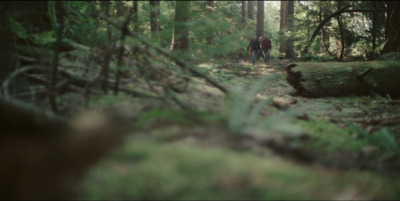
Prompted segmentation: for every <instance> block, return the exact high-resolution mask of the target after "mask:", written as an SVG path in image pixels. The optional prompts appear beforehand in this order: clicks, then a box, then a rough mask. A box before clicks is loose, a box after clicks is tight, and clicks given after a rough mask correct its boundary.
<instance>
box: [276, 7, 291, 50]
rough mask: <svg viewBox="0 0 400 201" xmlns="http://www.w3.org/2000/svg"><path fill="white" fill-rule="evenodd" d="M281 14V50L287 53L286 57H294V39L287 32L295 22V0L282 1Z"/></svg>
mask: <svg viewBox="0 0 400 201" xmlns="http://www.w3.org/2000/svg"><path fill="white" fill-rule="evenodd" d="M280 16H281V19H280V26H279V29H280V34H281V41H280V46H279V51H280V52H282V53H285V57H286V58H293V57H294V52H293V40H292V39H291V38H292V37H291V36H287V32H288V31H289V30H290V29H291V28H292V26H293V22H294V21H293V17H294V1H281V12H280Z"/></svg>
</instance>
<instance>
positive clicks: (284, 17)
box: [279, 1, 289, 53]
mask: <svg viewBox="0 0 400 201" xmlns="http://www.w3.org/2000/svg"><path fill="white" fill-rule="evenodd" d="M288 4H289V2H288V1H281V11H280V14H281V19H280V24H279V33H280V43H279V52H281V53H285V52H286V49H287V43H286V39H285V37H284V27H286V25H287V7H288Z"/></svg>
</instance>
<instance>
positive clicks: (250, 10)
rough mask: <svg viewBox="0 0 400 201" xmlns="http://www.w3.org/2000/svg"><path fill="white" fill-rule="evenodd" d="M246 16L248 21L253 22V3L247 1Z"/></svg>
mask: <svg viewBox="0 0 400 201" xmlns="http://www.w3.org/2000/svg"><path fill="white" fill-rule="evenodd" d="M247 16H248V18H249V19H252V20H254V2H253V1H247Z"/></svg>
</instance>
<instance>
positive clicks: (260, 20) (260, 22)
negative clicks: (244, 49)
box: [256, 1, 264, 39]
mask: <svg viewBox="0 0 400 201" xmlns="http://www.w3.org/2000/svg"><path fill="white" fill-rule="evenodd" d="M263 35H264V1H257V30H256V36H257V39H258V38H260V37H261V36H263Z"/></svg>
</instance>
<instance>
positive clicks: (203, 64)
mask: <svg viewBox="0 0 400 201" xmlns="http://www.w3.org/2000/svg"><path fill="white" fill-rule="evenodd" d="M197 67H199V68H206V69H212V68H214V67H215V66H214V65H212V64H207V63H202V64H199V65H197Z"/></svg>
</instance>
